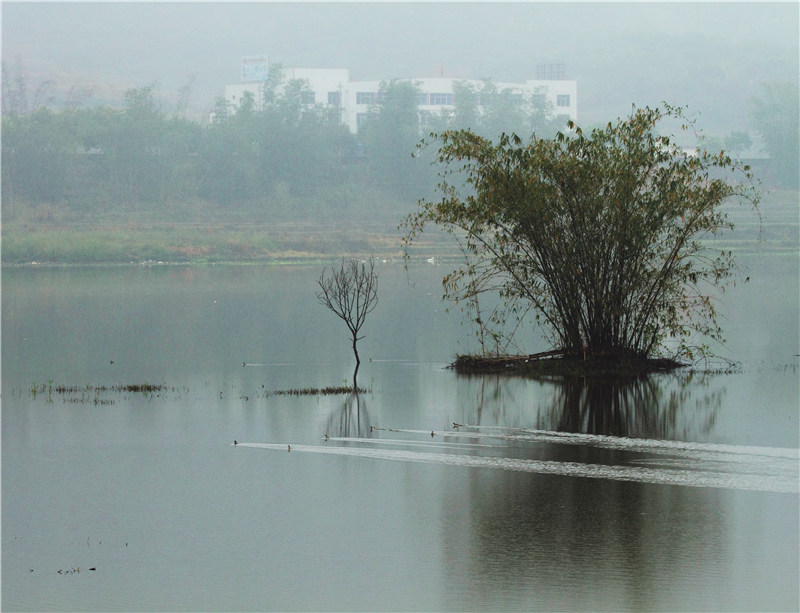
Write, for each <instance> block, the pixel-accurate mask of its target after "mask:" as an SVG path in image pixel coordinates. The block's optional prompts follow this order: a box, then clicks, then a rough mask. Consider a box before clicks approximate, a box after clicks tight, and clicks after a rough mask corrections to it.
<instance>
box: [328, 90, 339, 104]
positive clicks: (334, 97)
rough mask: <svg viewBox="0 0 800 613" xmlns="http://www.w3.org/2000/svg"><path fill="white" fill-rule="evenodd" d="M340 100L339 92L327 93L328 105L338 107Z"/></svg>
mask: <svg viewBox="0 0 800 613" xmlns="http://www.w3.org/2000/svg"><path fill="white" fill-rule="evenodd" d="M340 99H341V97H340V95H339V92H328V104H330V105H331V106H339V104H340V102H339V101H340Z"/></svg>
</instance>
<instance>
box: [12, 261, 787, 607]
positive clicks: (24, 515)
mask: <svg viewBox="0 0 800 613" xmlns="http://www.w3.org/2000/svg"><path fill="white" fill-rule="evenodd" d="M746 263H747V264H748V265H749V266H750V268H751V270H750V271H749V274H750V275H751V277H752V279H753V280H752V282H751V283H749V284H747V285H743V286H739V287H737V288H735V289H733V290H731V291H730V292H728V293H727V294H726V295H725V297H724V298H725V302H724V307H725V308H724V311H725V313H726V316H727V320H726V321H725V327H726V329H727V331H728V337H729V345H728V346H727V348H726V349H724V350H722V351H723V353H724V354H725V355H727V356H729V357H731V358H734V359H736V360H738V361H740V362H741V363H742V367H743V372H741V373H737V374H728V375H694V376H688V375H683V376H656V377H651V378H649V379H647V380H641V381H632V382H627V383H620V382H616V383H615V382H611V381H605V382H602V383H598V384H592V385H589V384H588V383H586V382H583V381H577V382H572V383H569V384H564V383H547V382H536V381H527V380H521V379H517V378H507V377H498V376H475V377H462V376H458V375H456V374H455V373H454V372H452V371H451V370H449V369H447V368H446V365H447V363H448V362H450V361H451V360H452V358H453V357H454V356H455V354H456V353H460V352H464V351H467V350H470V349H475V348H476V345H475V342H474V341H470V337H471V336H472V329H471V328H469V327H468V326H462V325H461V323H460V315H459V314H458V313H455V312H450V313H448V312H446V306H447V305H446V304H444V303H442V302H441V300H440V296H441V286H440V279H441V277H442V275H443V274H444V273H445V272H447V271H448V270H449V269H450V267H449V266H447V265H442V266H439V265H430V264H419V265H413V266H411V268H410V270H409V271H408V273H406V271H405V270H404V269H403V267H402V266H401V265H399V264H384V265H382V266H381V268H380V275H381V277H380V288H379V300H380V302H379V305H378V308H377V309H376V311H375V312H374V313H373V314H372V315H371V316H370V318H369V319H368V321H367V324H366V326H365V328H364V332H365V334H366V335H367V337H366V338H364V339H363V340H362V341H361V342H360V344H359V348H360V352H361V355H362V360H363V362H362V367H361V370H360V372H359V382H360V383H361V384H362V385H364V386H366V387H368V388H369V392H368V393H365V394H361V395H360V396H359V397H358V398H354V397H348V396H323V397H320V396H283V395H274V394H271V393H270V392H274V391H276V390H287V389H292V388H307V387H324V386H329V385H340V384H342V383H343V380H344V379H348V378H350V377H351V376H352V369H353V358H352V352H351V350H350V347H349V343H348V338H347V330H346V328H345V327H344V325H343V324H342V322H341V321H339V320H338V319H336V317H335V316H334V315H332V314H331V313H330V312H328V311H326V310H325V309H324V308H323V307H322V306H320V305H319V304H317V302H316V298H315V279H316V277H317V276H318V274H319V272H320V267H317V266H314V267H310V266H309V267H307V266H291V267H249V266H248V267H244V266H243V267H208V268H192V267H152V268H147V267H138V268H121V269H108V268H91V269H73V268H70V269H24V270H18V269H7V270H4V271H3V277H2V401H3V404H2V606H3V609H4V610H37V611H43V610H81V611H88V610H105V611H113V610H159V611H172V610H225V611H239V610H284V611H288V610H324V611H338V610H343V611H353V610H375V611H377V610H394V611H399V610H425V611H434V610H459V611H463V610H497V611H511V610H526V611H534V610H587V609H591V610H630V611H642V610H692V611H697V610H725V611H732V610H747V611H753V610H759V611H761V610H792V611H796V610H798V608H800V601H799V600H798V573H799V572H800V569H799V568H798V542H799V538H800V537H799V536H798V525H800V517H799V515H798V499H799V498H798V446H799V443H798V438H799V434H800V430H799V429H798V384H799V383H800V366H799V365H798V358H797V357H796V356H797V354H800V346H798V343H799V341H798V338H799V331H798V322H799V321H800V313H799V312H798V259H797V257H796V256H773V255H762V256H758V257H753V258H749V259H748V260H747V261H746ZM525 348H526V349H527V350H530V351H536V350H541V349H544V345H543V344H542V343H541V341H539V340H537V339H536V338H535V337H534V336H532V337H531V338H529V339H527V340H526V344H525ZM243 363H246V364H247V366H243V365H242V364H243ZM143 383H148V384H153V385H155V384H159V385H163V386H164V388H162V389H160V390H158V391H153V392H146V393H141V392H135V391H126V390H118V389H116V390H115V389H110V388H111V386H115V385H133V384H143ZM34 385H35V386H36V391H35V392H34V391H33V389H32V388H33V386H34ZM51 385H52V386H54V387H55V386H65V387H67V388H68V389H66V390H62V391H57V390H55V389H51V388H50V386H51ZM103 387H106V388H109V389H102V388H103ZM98 388H101V389H98ZM455 424H459V425H457V426H456V425H455ZM326 435H327V440H326ZM234 439H236V440H237V441H238V442H239V445H237V446H234V445H233V444H232V443H233V441H234ZM290 445H291V450H289V446H290ZM78 569H79V571H78Z"/></svg>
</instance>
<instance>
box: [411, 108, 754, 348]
mask: <svg viewBox="0 0 800 613" xmlns="http://www.w3.org/2000/svg"><path fill="white" fill-rule="evenodd" d="M665 119H670V120H680V121H684V122H685V125H687V126H689V125H691V122H689V120H687V119H686V118H685V117H684V116H683V112H682V109H680V108H674V107H670V106H666V107H665V110H662V109H659V108H656V109H650V108H645V109H638V110H635V111H634V112H633V113H632V114H631V115H630V117H628V118H626V119H620V120H618V121H617V122H616V123H609V124H608V125H607V126H606V127H605V129H595V130H593V131H592V133H591V134H590V135H589V136H586V135H584V134H583V133H582V132H581V130H580V129H579V128H577V127H576V126H575V125H574V124H572V123H570V124H569V125H570V127H571V128H572V129H573V130H574V131H573V133H572V134H571V135H565V134H561V133H559V134H558V135H557V136H556V138H554V139H541V138H537V137H536V136H533V137H532V138H531V139H530V140H529V141H528V142H527V143H523V141H522V140H521V139H520V138H519V137H517V136H515V135H514V136H507V135H503V136H502V137H501V138H500V139H499V141H498V143H497V144H496V145H495V144H492V142H491V141H489V140H486V139H484V138H481V137H479V136H476V135H475V134H473V133H472V132H470V131H453V132H445V133H443V134H441V135H438V141H439V143H440V146H439V150H438V156H437V162H438V163H439V164H440V166H441V167H442V170H441V172H440V177H441V183H440V186H439V188H440V191H441V194H442V197H441V199H439V200H430V201H421V202H420V204H419V208H418V209H417V211H416V212H415V213H414V214H412V215H410V216H409V217H408V218H407V220H406V222H405V228H406V235H405V237H404V241H405V244H406V247H407V248H408V247H409V246H410V245H411V244H412V243H413V241H414V240H415V238H416V237H417V236H418V234H419V233H420V232H421V231H422V229H423V228H424V227H425V226H426V225H429V224H435V225H438V226H442V227H444V228H445V229H446V230H448V231H450V232H451V233H453V234H454V235H455V236H456V237H457V238H458V239H459V240H460V241H462V243H463V248H464V250H465V252H466V253H467V254H469V256H470V259H469V260H468V262H467V263H466V264H465V265H463V266H462V267H461V268H459V269H458V270H456V271H455V272H454V273H452V274H450V275H448V276H446V277H445V278H444V280H443V284H444V290H445V295H446V296H448V297H450V298H453V299H455V300H457V301H459V300H467V301H468V300H471V299H473V298H474V297H475V296H476V295H477V294H478V293H481V292H486V291H498V292H499V293H500V295H501V296H502V298H503V299H504V303H505V305H506V307H507V310H506V313H507V314H511V315H514V314H517V315H521V314H525V313H528V312H529V311H533V312H534V313H535V314H536V319H537V321H538V322H539V323H540V324H541V325H542V328H543V331H544V332H545V334H546V335H547V336H548V337H549V338H550V340H551V342H552V344H553V346H554V347H555V348H556V349H559V350H562V351H563V352H565V353H566V354H570V355H573V356H585V357H587V358H606V357H615V358H618V357H620V356H627V357H632V358H636V359H641V358H647V357H651V356H653V355H655V354H658V353H664V351H666V350H667V343H668V339H670V338H672V337H674V338H676V339H677V343H676V344H675V345H673V346H672V347H670V349H671V350H672V351H674V353H675V357H677V356H686V357H692V355H693V353H694V351H695V350H697V349H700V351H701V353H703V352H707V351H708V348H707V347H706V346H705V345H701V346H700V347H695V346H693V344H694V342H695V340H696V339H694V338H692V337H693V335H694V334H700V335H704V336H708V337H710V338H712V339H716V340H722V336H721V335H722V330H721V328H720V327H719V325H718V322H717V311H716V306H715V301H714V297H713V295H714V291H715V289H717V288H719V287H724V286H725V285H726V284H727V283H728V282H730V281H731V280H733V278H734V277H733V273H734V272H735V270H736V263H735V259H734V257H733V254H732V253H731V252H729V251H728V252H721V253H713V252H712V251H711V250H710V247H709V246H708V245H707V244H706V243H704V242H703V241H702V239H703V238H706V237H708V236H710V235H714V234H716V233H717V232H719V231H720V230H722V229H724V228H729V227H732V226H731V224H730V223H729V222H728V220H727V217H726V215H725V213H724V212H723V211H722V210H721V209H720V205H721V203H722V202H723V201H725V200H727V199H728V198H732V197H741V198H745V199H747V200H748V201H750V202H751V203H753V205H754V206H756V205H757V203H758V193H757V192H756V191H755V188H754V187H753V185H752V182H751V176H750V174H749V172H748V169H747V167H743V166H742V165H740V164H739V163H738V162H736V161H734V160H731V159H730V158H729V157H727V156H725V155H724V154H720V155H716V156H714V155H710V154H707V153H701V154H699V155H697V156H689V155H685V154H684V153H683V152H682V151H681V149H680V148H679V147H677V146H675V145H674V144H673V143H672V142H671V141H670V138H669V137H666V136H658V135H657V134H656V132H655V129H656V126H657V124H659V122H661V121H662V120H665ZM723 170H724V171H737V172H738V173H740V174H739V175H738V176H739V177H741V179H742V182H735V181H733V179H731V180H730V182H728V181H727V180H726V179H727V177H731V176H733V177H736V176H737V175H731V174H730V172H729V173H728V174H727V175H725V177H726V179H723V178H720V177H721V176H722V175H720V174H719V171H723Z"/></svg>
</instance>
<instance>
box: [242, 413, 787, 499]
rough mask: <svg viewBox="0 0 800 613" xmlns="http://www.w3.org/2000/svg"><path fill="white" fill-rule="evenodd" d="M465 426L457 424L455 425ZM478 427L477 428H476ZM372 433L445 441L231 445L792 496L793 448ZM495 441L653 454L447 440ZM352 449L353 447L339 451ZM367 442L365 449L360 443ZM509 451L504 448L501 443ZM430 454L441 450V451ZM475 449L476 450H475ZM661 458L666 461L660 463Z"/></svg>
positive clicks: (530, 435) (512, 434)
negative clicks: (576, 456)
mask: <svg viewBox="0 0 800 613" xmlns="http://www.w3.org/2000/svg"><path fill="white" fill-rule="evenodd" d="M460 427H465V426H460ZM482 429H483V428H482ZM486 429H487V430H488V429H489V428H486ZM374 430H375V431H379V432H395V433H406V434H418V435H427V436H430V435H431V434H433V435H434V436H433V437H434V438H435V437H436V436H441V437H447V439H449V440H444V441H442V440H439V441H420V440H410V439H381V438H345V437H336V438H334V437H331V438H329V439H327V441H326V443H325V444H323V445H291V446H289V445H288V444H284V443H238V446H239V447H250V448H256V449H267V450H282V451H284V452H286V451H287V450H289V451H292V452H300V453H317V454H326V455H338V456H349V457H358V458H368V459H376V460H391V461H395V462H413V463H427V464H439V465H449V466H461V467H468V468H484V469H497V470H510V471H517V472H528V473H539V474H550V475H562V476H570V477H583V478H592V479H610V480H615V481H635V482H641V483H655V484H663V485H680V486H688V487H713V488H725V489H736V490H751V491H761V492H777V493H784V494H798V493H800V478H799V474H800V471H799V470H798V468H799V464H798V459H800V453H798V450H797V449H787V448H775V447H753V446H736V445H720V444H714V443H692V442H682V441H659V440H652V439H631V438H623V437H612V436H601V435H591V434H570V433H563V432H549V431H535V430H524V429H512V428H491V430H496V431H498V432H497V433H494V434H491V435H487V434H485V433H483V432H464V431H449V430H448V431H432V432H431V431H424V430H404V429H388V428H386V429H384V428H374ZM459 438H464V439H475V438H483V439H486V438H499V439H501V440H503V441H509V442H510V441H512V440H516V441H532V442H541V443H553V442H558V443H565V444H566V443H571V444H579V445H591V446H595V447H599V448H606V449H624V450H628V451H633V452H646V453H649V454H653V453H655V454H657V457H655V458H653V457H645V458H639V459H632V460H630V463H629V464H620V465H606V464H590V463H582V462H566V461H564V462H561V461H553V460H535V459H523V458H507V457H486V456H478V455H467V454H466V453H458V452H459V451H461V452H468V451H469V450H470V449H473V448H494V449H498V450H499V449H503V448H504V447H506V446H504V445H492V444H485V443H471V442H455V441H454V440H453V439H456V440H457V439H459ZM342 443H355V444H357V445H359V446H344V445H343V444H342ZM365 444H369V445H370V447H365V446H363V445H365ZM391 446H398V447H424V448H427V449H430V450H431V451H417V450H411V449H388V448H386V447H391ZM509 446H510V445H509ZM433 449H446V450H447V451H448V452H447V453H441V452H434V451H432V450H433ZM475 450H476V451H478V449H475ZM664 455H669V456H670V457H663V456H664Z"/></svg>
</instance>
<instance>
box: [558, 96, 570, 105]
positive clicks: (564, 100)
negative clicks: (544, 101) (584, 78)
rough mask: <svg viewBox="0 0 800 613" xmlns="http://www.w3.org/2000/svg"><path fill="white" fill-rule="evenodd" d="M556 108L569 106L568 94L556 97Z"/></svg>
mask: <svg viewBox="0 0 800 613" xmlns="http://www.w3.org/2000/svg"><path fill="white" fill-rule="evenodd" d="M556 106H569V94H558V96H556Z"/></svg>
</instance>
